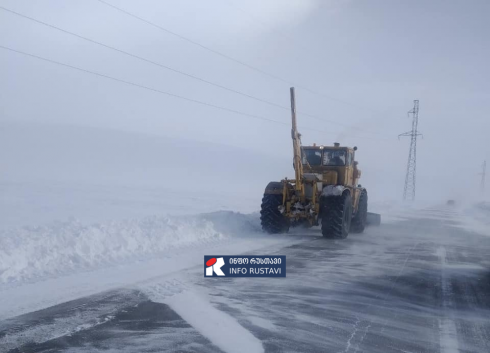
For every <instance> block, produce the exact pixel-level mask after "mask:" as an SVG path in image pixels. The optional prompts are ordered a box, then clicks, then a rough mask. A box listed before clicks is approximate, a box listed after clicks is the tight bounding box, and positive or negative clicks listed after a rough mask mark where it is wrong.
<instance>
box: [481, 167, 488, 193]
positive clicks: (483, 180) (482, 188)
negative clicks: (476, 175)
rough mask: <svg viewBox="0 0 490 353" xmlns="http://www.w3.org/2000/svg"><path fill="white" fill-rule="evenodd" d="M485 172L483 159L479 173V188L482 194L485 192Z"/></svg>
mask: <svg viewBox="0 0 490 353" xmlns="http://www.w3.org/2000/svg"><path fill="white" fill-rule="evenodd" d="M486 174H487V161H483V165H482V172H481V173H480V175H481V184H480V190H481V193H482V195H484V193H485V179H486Z"/></svg>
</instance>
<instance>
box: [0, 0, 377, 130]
mask: <svg viewBox="0 0 490 353" xmlns="http://www.w3.org/2000/svg"><path fill="white" fill-rule="evenodd" d="M0 9H1V10H4V11H6V12H9V13H11V14H13V15H16V16H19V17H22V18H24V19H27V20H30V21H33V22H35V23H38V24H41V25H43V26H46V27H49V28H51V29H55V30H57V31H60V32H63V33H65V34H68V35H71V36H74V37H76V38H79V39H82V40H85V41H87V42H90V43H92V44H96V45H99V46H102V47H104V48H107V49H110V50H113V51H115V52H118V53H120V54H123V55H126V56H129V57H132V58H134V59H138V60H141V61H144V62H146V63H149V64H152V65H155V66H157V67H160V68H162V69H166V70H169V71H172V72H175V73H177V74H180V75H183V76H186V77H189V78H192V79H195V80H198V81H201V82H204V83H206V84H209V85H212V86H215V87H218V88H220V89H223V90H226V91H229V92H232V93H235V94H238V95H241V96H244V97H247V98H250V99H253V100H256V101H258V102H262V103H265V104H268V105H271V106H274V107H276V108H280V109H283V110H287V111H289V108H288V107H286V106H283V105H280V104H277V103H274V102H270V101H268V100H265V99H262V98H259V97H255V96H252V95H250V94H248V93H244V92H241V91H238V90H235V89H233V88H229V87H226V86H223V85H220V84H218V83H215V82H212V81H209V80H206V79H203V78H201V77H198V76H195V75H192V74H189V73H186V72H184V71H181V70H177V69H174V68H172V67H169V66H167V65H164V64H160V63H158V62H155V61H153V60H150V59H146V58H144V57H141V56H138V55H136V54H132V53H130V52H127V51H124V50H121V49H118V48H115V47H113V46H110V45H108V44H104V43H101V42H99V41H96V40H94V39H91V38H88V37H84V36H81V35H79V34H76V33H74V32H71V31H68V30H66V29H63V28H60V27H57V26H54V25H52V24H49V23H46V22H43V21H41V20H38V19H35V18H33V17H30V16H27V15H24V14H21V13H19V12H16V11H13V10H11V9H8V8H5V7H3V6H0ZM299 114H300V115H303V116H308V117H310V118H313V119H317V120H321V121H326V122H329V123H331V124H334V125H338V126H344V127H348V128H352V129H355V130H358V131H363V132H366V133H371V134H376V135H381V134H379V133H377V132H373V131H368V130H365V129H362V128H357V127H351V126H349V125H348V124H342V123H339V122H336V121H332V120H329V119H325V118H322V117H319V116H316V115H312V114H307V113H302V112H300V113H299Z"/></svg>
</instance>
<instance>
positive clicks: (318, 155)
mask: <svg viewBox="0 0 490 353" xmlns="http://www.w3.org/2000/svg"><path fill="white" fill-rule="evenodd" d="M306 162H308V163H309V164H310V165H320V164H322V151H321V150H310V149H304V150H303V164H307V163H306Z"/></svg>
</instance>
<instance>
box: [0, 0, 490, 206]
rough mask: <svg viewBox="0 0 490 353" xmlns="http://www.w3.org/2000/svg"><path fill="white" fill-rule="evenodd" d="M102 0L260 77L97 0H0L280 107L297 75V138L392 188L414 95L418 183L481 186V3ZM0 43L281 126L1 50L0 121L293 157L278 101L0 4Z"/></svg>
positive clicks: (486, 148)
mask: <svg viewBox="0 0 490 353" xmlns="http://www.w3.org/2000/svg"><path fill="white" fill-rule="evenodd" d="M107 1H108V2H110V3H111V4H113V5H116V6H118V7H120V8H122V9H124V10H126V11H128V12H130V13H132V14H135V15H137V16H140V17H142V18H144V19H146V20H148V21H151V22H153V23H155V24H158V25H159V26H161V27H163V28H165V29H167V30H169V31H172V32H174V33H177V34H179V35H181V36H184V37H186V38H189V39H191V40H192V41H194V42H196V43H200V44H201V45H203V46H206V47H208V48H211V49H212V50H213V51H216V52H219V53H222V54H224V55H226V56H229V57H231V58H233V59H236V60H238V61H240V62H243V63H245V64H246V65H249V66H252V67H254V68H256V69H258V70H261V71H263V72H266V73H267V74H268V75H266V74H264V73H260V72H258V71H257V70H253V69H251V68H250V67H247V66H245V65H240V64H238V63H237V62H235V61H233V60H230V59H227V58H225V57H224V56H220V55H218V54H216V53H212V52H210V51H208V50H205V49H203V48H202V47H199V46H198V45H193V44H191V43H189V42H188V41H185V40H183V39H181V38H178V37H176V36H173V35H171V34H169V33H168V32H164V31H163V30H160V29H158V28H155V27H153V26H151V25H148V24H147V23H143V22H141V21H139V20H137V19H135V18H132V17H130V16H128V15H126V14H124V13H121V12H119V11H117V10H115V9H114V8H111V7H109V6H107V5H105V4H103V3H101V2H99V1H97V0H83V1H81V0H78V1H74V0H73V1H62V0H43V1H33V0H1V1H0V6H2V7H5V8H8V9H10V10H13V11H16V12H19V13H21V14H24V15H26V16H29V17H33V18H35V19H37V20H40V21H43V22H46V23H49V24H51V25H54V26H57V27H60V28H63V29H65V30H68V31H71V32H74V33H76V34H79V35H81V36H85V37H87V38H90V39H93V40H96V41H99V42H101V43H104V44H106V45H110V46H113V47H115V48H118V49H120V50H123V51H127V52H130V53H132V54H135V55H138V56H141V57H144V58H146V59H149V60H152V61H154V62H157V63H159V64H161V65H165V66H168V67H170V68H173V69H175V70H179V71H182V72H185V73H187V74H190V75H195V76H197V77H199V78H200V79H204V80H207V81H212V82H213V83H216V84H219V85H222V86H226V87H228V88H230V89H233V90H237V91H240V92H242V93H245V94H247V95H252V96H254V97H258V98H260V99H262V100H265V101H268V102H270V103H274V104H277V105H280V106H283V107H286V108H287V107H288V106H289V87H290V86H291V85H293V84H294V85H295V86H296V87H297V107H298V111H299V112H300V113H306V114H308V115H313V116H316V117H317V118H312V117H311V116H305V115H302V114H300V115H299V116H298V119H299V126H300V129H301V132H302V134H303V143H304V144H309V143H312V142H316V143H320V144H331V143H333V142H335V141H338V142H340V143H342V144H346V145H351V146H352V145H357V146H358V147H359V153H358V159H359V160H360V165H361V169H363V173H364V178H365V180H367V182H368V183H369V182H370V183H375V181H376V180H381V179H382V180H384V182H387V183H389V184H391V186H392V187H393V190H397V188H402V186H401V185H400V184H401V183H403V178H404V174H405V165H406V159H407V155H408V146H409V140H408V139H402V140H400V141H398V139H397V135H398V134H400V133H403V132H406V131H408V130H410V128H411V122H410V119H409V118H408V117H407V111H408V110H410V109H411V108H412V106H413V100H414V99H419V100H420V115H419V116H420V123H419V128H420V131H421V132H422V133H423V134H424V139H423V140H420V142H419V150H418V158H419V159H418V162H419V164H418V176H419V183H420V184H421V185H420V188H421V190H423V191H422V192H425V193H431V192H432V190H434V192H435V193H437V194H438V195H442V194H443V191H444V190H446V191H448V193H447V195H448V197H451V196H453V194H454V195H455V196H459V194H461V193H466V192H467V190H477V189H478V186H479V177H478V173H479V172H480V165H481V164H482V162H483V160H484V159H485V158H490V139H489V138H488V134H489V132H490V119H489V110H490V109H489V108H490V88H489V85H490V83H489V82H490V69H489V63H490V45H489V44H490V41H489V33H490V21H489V20H488V19H489V16H490V2H489V1H485V0H481V1H462V0H461V1H454V0H452V1H448V0H434V1H427V0H423V1H422V0H420V1H413V0H410V1H408V0H406V1H396V0H393V1H374V0H371V1H360V0H349V1H338V0H249V1H239V0H208V1H203V0H185V1H177V0H174V1H170V0H166V1H156V0H151V1H150V0H145V1H129V0H107ZM0 45H2V46H6V47H10V48H12V49H15V50H21V51H24V52H27V53H31V54H35V55H38V56H42V57H45V58H49V59H52V60H56V61H59V62H62V63H65V64H69V65H73V66H77V67H80V68H82V69H86V70H91V71H94V72H97V73H100V74H104V75H109V76H112V77H115V78H118V79H121V80H125V81H129V82H132V83H136V84H139V85H144V86H147V87H150V88H153V89H157V90H161V91H165V92H169V93H172V94H176V95H180V96H184V97H187V98H190V99H194V100H198V101H202V102H205V103H209V104H212V105H217V106H220V107H224V108H227V109H231V110H235V111H239V112H242V113H245V114H249V115H254V116H259V117H263V118H266V119H270V120H274V121H277V122H279V123H274V122H270V121H265V120H260V119H257V118H252V117H250V116H244V115H239V114H235V113H232V112H230V111H224V110H220V109H216V108H213V107H209V106H203V105H200V104H196V103H192V102H189V101H184V100H181V99H177V98H172V97H170V96H167V95H164V94H160V93H156V92H152V91H149V90H145V89H142V88H138V87H134V86H131V85H127V84H124V83H120V82H114V81H111V80H108V79H104V78H100V77H96V76H93V75H89V74H87V73H82V72H78V71H76V70H72V69H69V68H65V67H60V66H57V65H54V64H51V63H47V62H43V61H40V60H37V59H34V58H31V57H25V56H23V55H20V54H17V53H13V52H9V51H6V50H4V49H0V77H1V78H2V79H1V80H0V119H1V121H26V122H38V123H39V122H49V123H64V124H76V125H87V126H92V127H103V128H111V129H119V130H126V131H133V132H143V133H151V134H157V135H162V136H173V137H178V138H185V139H191V140H199V141H212V142H216V143H222V144H225V145H232V146H237V147H240V148H246V149H251V150H254V151H266V152H265V153H266V154H268V155H271V156H277V157H281V158H289V157H290V154H291V140H290V133H289V128H290V127H289V122H290V114H289V112H288V110H287V109H281V108H280V107H276V106H272V105H269V104H265V103H261V102H258V101H257V100H253V99H250V98H247V97H244V96H242V95H238V94H235V93H232V92H229V91H226V90H223V89H220V88H217V87H214V86H211V85H209V84H206V83H204V82H202V81H199V80H195V79H191V78H189V77H185V76H183V75H180V74H177V73H175V72H171V71H169V70H166V69H163V68H161V67H157V66H155V65H151V64H149V63H147V62H142V61H140V60H137V59H135V58H131V57H127V56H125V55H123V54H121V53H117V52H114V51H112V50H109V49H107V48H103V47H100V46H98V45H95V44H93V43H89V42H86V41H84V40H81V39H79V38H76V37H73V36H71V35H68V34H66V33H62V32H60V31H57V30H55V29H52V28H48V27H46V26H43V25H40V24H38V23H34V22H32V21H29V20H27V19H24V18H21V17H19V16H16V15H14V14H12V13H9V12H6V11H4V10H1V9H0ZM273 77H275V78H273ZM322 119H324V120H322ZM331 121H334V122H338V123H341V124H342V125H337V124H332V123H331ZM281 123H282V124H281ZM315 130H316V131H315ZM291 174H292V173H291ZM281 177H283V175H279V176H278V179H280V178H281ZM400 194H401V190H400ZM456 194H457V195H456Z"/></svg>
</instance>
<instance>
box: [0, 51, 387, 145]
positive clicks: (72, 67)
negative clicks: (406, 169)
mask: <svg viewBox="0 0 490 353" xmlns="http://www.w3.org/2000/svg"><path fill="white" fill-rule="evenodd" d="M0 49H4V50H7V51H11V52H14V53H17V54H21V55H24V56H27V57H31V58H34V59H37V60H41V61H44V62H48V63H51V64H55V65H59V66H63V67H65V68H70V69H72V70H76V71H79V72H83V73H86V74H90V75H93V76H97V77H101V78H105V79H108V80H111V81H114V82H118V83H123V84H126V85H130V86H133V87H138V88H141V89H145V90H148V91H152V92H155V93H159V94H164V95H167V96H169V97H173V98H177V99H180V100H185V101H188V102H192V103H195V104H199V105H203V106H207V107H211V108H215V109H219V110H223V111H226V112H229V113H233V114H237V115H241V116H245V117H248V118H253V119H257V120H263V121H268V122H271V123H275V124H280V125H283V126H289V124H288V123H286V122H283V121H278V120H274V119H270V118H267V117H264V116H260V115H256V114H250V113H246V112H242V111H239V110H235V109H231V108H227V107H223V106H220V105H216V104H213V103H208V102H204V101H201V100H197V99H194V98H189V97H185V96H181V95H178V94H174V93H170V92H166V91H163V90H160V89H156V88H152V87H149V86H145V85H142V84H139V83H135V82H131V81H127V80H123V79H119V78H116V77H113V76H109V75H106V74H102V73H99V72H95V71H91V70H88V69H84V68H80V67H77V66H74V65H70V64H66V63H62V62H60V61H56V60H53V59H49V58H46V57H42V56H39V55H35V54H31V53H27V52H25V51H21V50H17V49H13V48H10V47H7V46H4V45H0ZM302 129H305V130H312V131H316V132H322V133H326V134H332V132H326V131H321V130H318V129H315V128H309V127H302ZM351 137H356V138H360V139H370V140H376V141H380V140H386V139H373V138H368V137H366V136H351Z"/></svg>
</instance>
